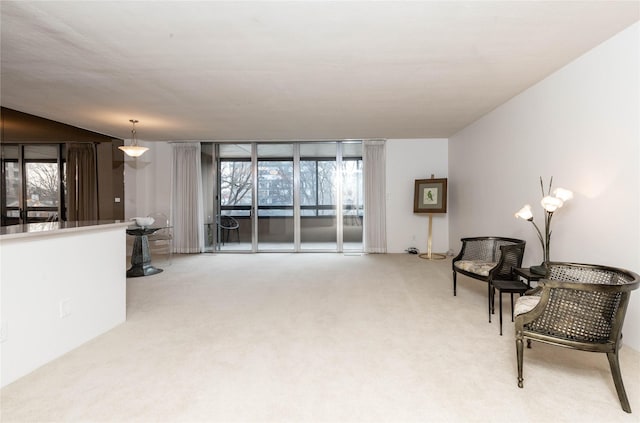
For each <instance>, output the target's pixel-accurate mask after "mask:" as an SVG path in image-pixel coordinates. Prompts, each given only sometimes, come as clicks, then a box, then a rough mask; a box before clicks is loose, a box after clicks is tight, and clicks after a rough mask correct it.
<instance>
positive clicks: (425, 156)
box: [386, 138, 449, 253]
mask: <svg viewBox="0 0 640 423" xmlns="http://www.w3.org/2000/svg"><path fill="white" fill-rule="evenodd" d="M447 144H448V143H447V140H446V139H442V138H436V139H391V140H388V141H387V145H386V152H387V169H386V173H387V179H386V184H387V251H388V252H389V253H402V252H404V250H406V249H407V248H408V247H416V248H418V249H419V250H420V252H421V253H426V252H427V238H428V233H429V228H428V222H429V218H428V217H427V215H426V214H414V213H413V194H414V181H415V180H416V179H428V178H430V177H431V175H432V174H433V175H434V176H435V177H436V178H446V177H447V175H448V145H447ZM448 216H449V215H448V214H434V215H433V230H432V234H433V237H432V240H433V241H432V242H433V243H432V251H433V252H434V253H446V252H447V250H449V217H448Z"/></svg>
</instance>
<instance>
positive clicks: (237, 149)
mask: <svg viewBox="0 0 640 423" xmlns="http://www.w3.org/2000/svg"><path fill="white" fill-rule="evenodd" d="M217 151H218V154H217V156H218V161H217V163H218V172H217V181H218V184H217V190H218V193H217V195H215V198H216V199H217V200H218V201H217V204H216V207H215V208H216V210H217V212H216V218H215V223H214V224H215V228H213V229H210V230H209V233H210V234H211V236H212V237H215V240H216V242H215V246H216V247H215V249H216V250H217V251H252V250H253V216H254V213H253V198H254V192H253V191H254V189H253V187H254V182H253V179H254V173H255V172H254V171H253V165H252V145H251V144H220V145H218V148H217ZM212 223H213V222H212Z"/></svg>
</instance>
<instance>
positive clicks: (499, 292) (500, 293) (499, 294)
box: [498, 291, 502, 336]
mask: <svg viewBox="0 0 640 423" xmlns="http://www.w3.org/2000/svg"><path fill="white" fill-rule="evenodd" d="M498 296H499V297H500V336H502V291H498Z"/></svg>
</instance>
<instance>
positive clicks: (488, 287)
mask: <svg viewBox="0 0 640 423" xmlns="http://www.w3.org/2000/svg"><path fill="white" fill-rule="evenodd" d="M491 288H492V286H491V282H487V291H488V292H487V304H488V306H489V323H491V312H492V308H493V307H492V304H491V302H492V301H491Z"/></svg>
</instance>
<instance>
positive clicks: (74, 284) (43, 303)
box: [0, 224, 127, 386]
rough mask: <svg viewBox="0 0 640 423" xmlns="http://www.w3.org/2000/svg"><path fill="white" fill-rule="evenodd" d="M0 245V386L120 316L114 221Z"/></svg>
mask: <svg viewBox="0 0 640 423" xmlns="http://www.w3.org/2000/svg"><path fill="white" fill-rule="evenodd" d="M0 245H1V248H2V254H1V255H0V262H1V266H0V282H1V288H0V290H1V292H2V297H1V298H2V305H1V307H0V310H1V320H2V336H3V339H2V340H0V364H1V371H0V386H5V385H7V384H9V383H11V382H13V381H14V380H16V379H18V378H20V377H22V376H24V375H26V374H27V373H29V372H31V371H33V370H35V369H36V368H38V367H40V366H42V365H43V364H45V363H47V362H49V361H51V360H53V359H55V358H57V357H60V356H61V355H63V354H65V353H66V352H68V351H71V350H72V349H74V348H76V347H78V346H80V345H81V344H83V343H84V342H87V341H88V340H90V339H92V338H95V337H96V336H98V335H100V334H102V333H104V332H106V331H108V330H110V329H111V328H113V327H115V326H116V325H118V324H120V323H123V322H124V321H125V318H126V298H127V297H126V277H125V274H126V267H125V250H124V245H125V228H124V227H123V226H122V224H114V225H106V224H105V225H101V226H99V227H98V226H90V227H86V228H82V229H79V230H72V229H69V230H60V231H55V233H54V234H50V233H45V234H43V235H39V236H35V235H34V236H25V237H21V238H15V239H2V241H1V244H0ZM36 263H37V264H36ZM62 311H64V312H65V313H67V315H64V316H63V313H62Z"/></svg>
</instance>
